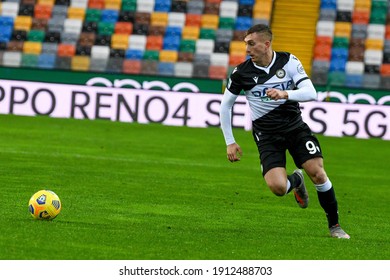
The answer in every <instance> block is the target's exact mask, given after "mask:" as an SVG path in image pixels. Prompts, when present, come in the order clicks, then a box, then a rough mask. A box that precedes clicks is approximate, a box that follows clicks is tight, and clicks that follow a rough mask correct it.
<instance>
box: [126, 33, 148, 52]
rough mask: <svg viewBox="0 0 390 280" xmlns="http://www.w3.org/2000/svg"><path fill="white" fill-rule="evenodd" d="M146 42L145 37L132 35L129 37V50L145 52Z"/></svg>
mask: <svg viewBox="0 0 390 280" xmlns="http://www.w3.org/2000/svg"><path fill="white" fill-rule="evenodd" d="M146 41H147V40H146V36H145V35H135V34H132V35H130V36H129V49H136V50H145V48H146Z"/></svg>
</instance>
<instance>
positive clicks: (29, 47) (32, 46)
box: [23, 41, 42, 54]
mask: <svg viewBox="0 0 390 280" xmlns="http://www.w3.org/2000/svg"><path fill="white" fill-rule="evenodd" d="M41 51H42V43H41V42H31V41H26V42H24V45H23V52H24V53H29V54H40V53H41Z"/></svg>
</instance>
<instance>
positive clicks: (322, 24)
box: [316, 20, 335, 38]
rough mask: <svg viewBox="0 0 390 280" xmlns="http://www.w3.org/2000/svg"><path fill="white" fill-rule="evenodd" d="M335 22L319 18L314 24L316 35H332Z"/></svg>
mask: <svg viewBox="0 0 390 280" xmlns="http://www.w3.org/2000/svg"><path fill="white" fill-rule="evenodd" d="M334 29H335V22H334V21H322V20H319V21H318V22H317V26H316V34H317V36H327V37H332V38H333V36H334Z"/></svg>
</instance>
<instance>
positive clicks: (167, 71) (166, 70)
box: [157, 62, 175, 76]
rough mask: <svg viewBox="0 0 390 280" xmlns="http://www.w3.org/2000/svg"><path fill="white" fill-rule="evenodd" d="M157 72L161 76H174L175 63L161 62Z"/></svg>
mask: <svg viewBox="0 0 390 280" xmlns="http://www.w3.org/2000/svg"><path fill="white" fill-rule="evenodd" d="M157 72H158V74H159V75H161V76H173V75H174V74H175V64H174V63H171V62H159V63H158V65H157Z"/></svg>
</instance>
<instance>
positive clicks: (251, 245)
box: [0, 115, 390, 260]
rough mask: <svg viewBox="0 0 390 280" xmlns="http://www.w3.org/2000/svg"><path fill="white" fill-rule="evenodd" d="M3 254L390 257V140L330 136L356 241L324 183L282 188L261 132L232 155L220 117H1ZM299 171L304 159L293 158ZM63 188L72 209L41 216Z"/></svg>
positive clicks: (337, 182)
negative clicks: (46, 198)
mask: <svg viewBox="0 0 390 280" xmlns="http://www.w3.org/2000/svg"><path fill="white" fill-rule="evenodd" d="M0 123H1V125H0V146H1V148H0V194H1V204H0V210H1V211H0V224H1V235H0V248H1V250H0V259H3V260H18V259H21V260H24V259H26V260H34V259H40V260H50V259H53V260H122V259H123V260H164V259H165V260H215V259H218V260H227V259H232V260H286V259H293V260H306V259H313V260H339V259H346V260H372V259H373V260H377V259H380V260H388V259H390V242H389V241H390V225H389V217H390V211H389V209H390V203H389V202H390V200H389V198H390V179H389V178H390V177H389V173H388V172H389V163H388V161H389V158H390V142H388V141H382V140H378V139H371V140H361V139H354V138H332V137H324V136H319V138H320V141H321V144H322V148H323V153H324V155H325V167H326V170H327V172H328V175H329V177H330V178H331V180H332V182H333V184H334V186H335V190H336V194H337V197H338V202H339V211H340V222H341V224H342V226H343V227H344V229H345V230H346V231H347V232H348V233H349V234H350V235H351V239H350V240H336V239H332V238H330V237H329V233H328V230H327V226H326V218H325V215H324V213H323V211H322V209H321V208H320V206H319V203H318V200H317V196H316V192H315V189H314V186H312V184H311V183H310V182H309V180H308V178H306V183H307V185H308V187H309V195H310V196H311V201H310V205H309V208H307V209H300V208H299V207H298V206H297V205H296V202H295V201H294V198H293V195H292V194H289V195H288V196H285V197H276V196H274V195H273V194H272V193H271V192H270V191H269V190H268V188H267V187H266V185H265V183H264V180H263V178H262V176H261V173H260V168H259V161H258V154H257V150H256V147H255V144H254V142H253V140H252V136H251V133H250V132H247V131H244V130H235V136H236V139H237V141H238V142H239V144H240V145H241V147H242V148H243V151H244V155H243V157H242V160H241V161H240V162H238V163H234V164H232V163H230V162H228V161H227V159H226V149H225V144H224V141H223V136H222V133H221V131H220V129H219V128H208V129H204V128H199V129H197V128H187V127H168V126H162V125H158V124H150V125H140V124H135V123H117V122H108V121H89V120H73V119H53V118H47V117H20V116H11V115H1V116H0ZM287 168H288V171H289V172H291V171H293V170H294V169H295V167H294V166H293V164H292V161H291V160H289V161H288V166H287ZM40 189H51V190H53V191H55V192H56V193H57V194H58V195H59V196H60V198H61V201H62V205H63V209H62V212H61V213H60V215H59V216H58V217H57V218H56V219H55V220H53V221H36V220H34V219H33V218H32V217H31V216H30V214H29V213H28V207H27V204H28V200H29V198H30V197H31V195H32V194H33V193H34V192H36V191H38V190H40Z"/></svg>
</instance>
